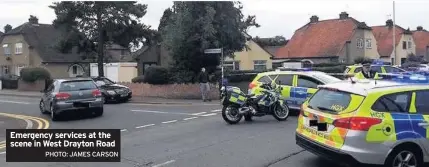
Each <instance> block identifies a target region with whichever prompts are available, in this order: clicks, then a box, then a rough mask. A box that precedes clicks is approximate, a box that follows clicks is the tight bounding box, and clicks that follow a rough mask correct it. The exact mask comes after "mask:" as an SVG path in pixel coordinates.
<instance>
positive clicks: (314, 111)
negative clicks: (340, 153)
mask: <svg viewBox="0 0 429 167" xmlns="http://www.w3.org/2000/svg"><path fill="white" fill-rule="evenodd" d="M363 100H364V97H363V96H360V95H355V94H351V93H347V92H342V91H336V90H328V89H320V90H319V91H317V92H316V93H315V94H314V96H313V97H311V99H309V100H308V101H306V102H305V103H304V104H303V105H302V108H301V110H302V111H301V114H300V115H299V118H298V127H297V133H299V134H301V135H303V136H305V137H307V138H309V139H311V140H313V141H317V142H318V143H320V144H323V145H326V146H329V147H332V148H336V149H340V148H341V147H342V146H343V144H344V142H345V137H346V135H347V132H348V129H345V128H341V127H335V126H334V121H335V120H336V119H340V118H345V117H349V116H353V115H354V113H355V112H354V111H356V109H358V108H359V106H360V105H361V103H362V101H363Z"/></svg>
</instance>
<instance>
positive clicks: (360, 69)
mask: <svg viewBox="0 0 429 167" xmlns="http://www.w3.org/2000/svg"><path fill="white" fill-rule="evenodd" d="M361 71H362V67H356V68H355V71H354V73H358V72H361Z"/></svg>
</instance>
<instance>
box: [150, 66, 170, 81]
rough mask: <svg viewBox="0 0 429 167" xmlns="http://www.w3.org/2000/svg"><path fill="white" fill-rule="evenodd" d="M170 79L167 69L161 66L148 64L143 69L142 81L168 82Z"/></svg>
mask: <svg viewBox="0 0 429 167" xmlns="http://www.w3.org/2000/svg"><path fill="white" fill-rule="evenodd" d="M169 81H170V77H169V72H168V69H167V68H165V67H161V66H150V67H148V68H147V69H146V70H145V74H144V82H145V83H148V84H153V85H162V84H168V83H169Z"/></svg>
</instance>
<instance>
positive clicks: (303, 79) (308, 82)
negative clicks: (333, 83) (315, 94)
mask: <svg viewBox="0 0 429 167" xmlns="http://www.w3.org/2000/svg"><path fill="white" fill-rule="evenodd" d="M321 84H322V83H320V82H319V81H318V80H316V79H313V78H310V77H307V76H302V75H299V76H298V85H297V86H298V87H303V88H317V85H321Z"/></svg>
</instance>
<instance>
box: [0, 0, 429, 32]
mask: <svg viewBox="0 0 429 167" xmlns="http://www.w3.org/2000/svg"><path fill="white" fill-rule="evenodd" d="M52 2H53V1H49V0H37V1H36V0H0V6H1V14H0V28H1V31H3V27H4V26H5V25H6V24H10V25H12V26H13V27H16V26H19V25H20V24H22V23H24V22H27V21H28V18H29V15H35V16H37V17H38V18H39V22H40V23H48V24H50V23H52V20H53V19H54V18H55V14H54V11H53V10H52V9H50V8H48V5H50V4H51V3H52ZM139 2H141V3H145V4H148V11H147V14H146V15H145V16H144V18H143V20H142V21H143V22H144V23H145V24H148V25H151V26H152V27H153V28H157V27H158V24H159V19H160V17H161V16H162V13H163V11H164V10H165V9H166V8H168V7H170V6H171V5H172V4H173V1H166V0H145V1H139ZM242 2H243V5H244V13H245V14H250V15H256V20H257V22H258V23H259V24H260V25H261V27H260V28H253V29H251V30H250V31H249V33H250V34H251V35H252V36H260V37H272V36H276V35H283V36H285V37H286V38H290V37H291V36H292V35H293V33H294V31H295V30H296V29H297V28H299V27H301V26H302V25H304V24H306V23H308V21H309V18H310V17H311V16H312V15H317V16H319V20H324V19H332V18H338V17H339V16H338V15H339V13H341V12H342V11H346V12H348V13H349V16H351V17H354V18H355V19H357V20H359V21H362V22H366V23H367V25H369V26H374V25H384V24H385V21H386V20H387V19H388V18H391V17H392V13H393V12H392V11H393V1H391V0H360V1H356V0H354V1H353V0H336V1H334V0H320V1H311V0H243V1H242ZM428 7H429V1H424V0H400V1H398V0H397V1H396V19H395V20H396V24H398V25H400V26H402V27H404V28H408V27H409V28H410V29H412V30H413V29H416V27H417V26H419V25H421V26H423V27H424V28H425V29H429V19H428V16H429V9H428Z"/></svg>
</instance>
